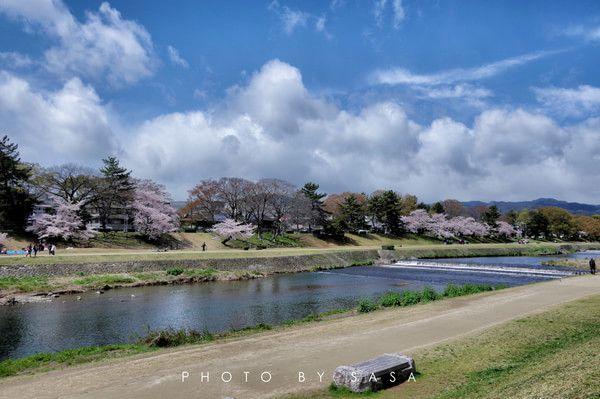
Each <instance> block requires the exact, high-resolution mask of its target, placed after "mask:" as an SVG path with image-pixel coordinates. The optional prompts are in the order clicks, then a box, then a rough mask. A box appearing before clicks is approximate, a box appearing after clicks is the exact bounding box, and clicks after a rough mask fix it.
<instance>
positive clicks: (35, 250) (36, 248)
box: [33, 244, 38, 258]
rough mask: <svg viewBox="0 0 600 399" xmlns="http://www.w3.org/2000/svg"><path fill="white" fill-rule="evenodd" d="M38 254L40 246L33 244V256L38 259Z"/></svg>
mask: <svg viewBox="0 0 600 399" xmlns="http://www.w3.org/2000/svg"><path fill="white" fill-rule="evenodd" d="M37 253H38V245H37V244H33V256H34V257H36V258H37Z"/></svg>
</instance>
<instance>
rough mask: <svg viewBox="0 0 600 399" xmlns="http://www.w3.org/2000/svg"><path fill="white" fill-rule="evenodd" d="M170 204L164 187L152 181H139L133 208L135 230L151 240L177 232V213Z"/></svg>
mask: <svg viewBox="0 0 600 399" xmlns="http://www.w3.org/2000/svg"><path fill="white" fill-rule="evenodd" d="M169 202H170V199H169V197H168V195H167V193H166V190H165V188H164V187H163V186H161V185H159V184H156V183H154V182H152V181H150V180H140V181H138V182H137V184H136V188H135V195H134V201H133V206H132V207H133V226H134V227H135V229H136V230H137V231H139V232H140V233H142V234H144V235H145V236H147V237H150V238H158V237H160V236H161V235H162V234H164V233H168V232H171V231H175V230H177V227H178V225H179V222H178V219H177V212H176V211H175V209H174V208H173V207H172V206H171V205H170V204H169Z"/></svg>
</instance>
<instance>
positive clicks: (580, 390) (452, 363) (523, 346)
mask: <svg viewBox="0 0 600 399" xmlns="http://www.w3.org/2000/svg"><path fill="white" fill-rule="evenodd" d="M599 330H600V296H594V297H591V298H587V299H584V300H579V301H576V302H572V303H569V304H566V305H562V306H561V307H559V308H556V309H552V310H550V311H546V312H544V313H542V314H539V315H535V316H531V317H527V318H523V319H520V320H516V321H511V322H508V323H506V324H503V325H501V326H498V327H495V328H493V329H491V330H488V331H486V332H484V333H481V334H479V335H477V336H474V337H469V338H464V339H460V340H457V341H453V342H451V343H447V344H442V345H438V346H435V347H433V348H430V349H423V350H419V351H417V352H415V353H411V354H410V355H412V356H414V358H415V360H416V363H417V370H418V371H419V375H418V376H417V380H416V382H406V383H404V384H402V385H400V386H398V387H395V388H392V389H389V390H386V391H381V392H376V393H369V394H366V395H357V394H352V393H348V392H347V391H345V390H340V389H333V388H332V389H330V390H328V391H319V392H315V393H313V394H309V395H301V396H288V397H287V398H288V399H300V398H303V399H329V398H356V397H363V396H366V397H375V398H381V399H388V398H390V399H391V398H399V397H400V398H404V397H406V398H438V399H451V398H533V397H535V398H559V397H560V398H597V397H600V385H599V384H598V379H599V378H600V371H599V370H600V335H599V334H598V331H599Z"/></svg>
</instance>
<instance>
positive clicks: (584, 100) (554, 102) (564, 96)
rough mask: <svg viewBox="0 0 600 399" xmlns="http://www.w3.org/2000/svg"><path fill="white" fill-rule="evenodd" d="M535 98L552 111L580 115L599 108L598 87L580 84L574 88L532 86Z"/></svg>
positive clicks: (599, 92) (599, 93) (599, 90)
mask: <svg viewBox="0 0 600 399" xmlns="http://www.w3.org/2000/svg"><path fill="white" fill-rule="evenodd" d="M533 91H534V93H535V96H536V99H537V100H538V101H539V102H540V103H541V104H543V105H544V107H546V108H548V109H550V110H551V111H553V112H556V113H558V114H563V115H573V116H580V115H586V114H588V113H590V112H596V111H598V110H600V88H598V87H593V86H588V85H581V86H579V87H577V88H574V89H567V88H559V87H544V88H541V87H534V88H533Z"/></svg>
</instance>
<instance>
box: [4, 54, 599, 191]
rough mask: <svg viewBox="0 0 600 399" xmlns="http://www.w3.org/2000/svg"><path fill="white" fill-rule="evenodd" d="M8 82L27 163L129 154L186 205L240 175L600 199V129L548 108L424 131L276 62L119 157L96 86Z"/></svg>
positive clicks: (10, 117) (129, 138) (134, 130)
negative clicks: (563, 118)
mask: <svg viewBox="0 0 600 399" xmlns="http://www.w3.org/2000/svg"><path fill="white" fill-rule="evenodd" d="M2 76H3V78H2V80H1V84H0V120H2V122H3V124H4V125H5V126H4V127H5V128H7V129H8V133H9V135H11V137H14V138H15V141H17V142H19V143H21V144H22V149H23V156H24V157H25V158H26V159H28V160H32V161H40V162H41V161H43V162H52V161H54V162H56V161H57V159H59V158H63V159H69V160H71V159H72V158H73V157H76V158H78V159H83V158H85V157H87V158H88V159H93V160H97V159H98V158H99V157H101V156H104V155H105V153H108V152H115V151H117V150H120V151H121V156H122V158H123V161H124V162H125V164H126V165H127V166H128V167H129V168H132V169H133V170H134V173H135V174H136V175H137V176H139V177H149V178H154V179H158V180H160V181H161V182H163V183H166V184H167V185H168V186H169V188H170V189H171V190H172V192H173V194H174V196H175V197H176V198H184V197H185V192H186V190H187V189H189V188H190V187H192V186H193V184H195V183H196V182H198V181H199V180H202V179H205V178H210V177H220V176H231V175H233V176H243V177H246V178H253V179H256V178H260V177H266V176H268V177H277V178H283V179H287V180H289V181H291V182H293V183H296V184H302V183H304V182H306V181H307V180H313V181H317V182H319V183H320V184H321V185H322V187H323V188H324V190H326V191H329V192H332V191H343V190H356V191H365V192H369V191H372V190H375V189H379V188H393V189H396V190H399V191H401V192H411V193H414V194H417V195H418V196H419V197H421V198H422V199H423V200H426V201H434V200H438V199H441V198H448V197H455V198H459V199H472V198H481V199H499V198H502V199H525V198H533V197H540V196H555V197H561V198H566V199H571V200H580V201H592V202H597V198H598V195H600V187H599V186H598V184H597V176H598V174H599V173H600V159H599V158H598V157H599V155H598V154H599V153H600V119H588V120H585V121H583V122H581V123H578V124H575V125H567V126H561V125H559V124H558V123H557V122H556V121H554V120H553V119H552V118H550V117H548V116H547V115H545V114H543V113H540V112H533V111H530V110H526V109H513V108H490V109H486V110H483V111H482V112H481V113H480V114H479V115H477V116H476V117H475V119H474V121H473V122H472V123H463V122H460V121H456V120H454V119H452V118H439V119H435V120H433V121H431V122H429V123H426V124H420V123H417V122H415V121H414V120H412V118H411V117H410V116H409V115H408V114H407V113H406V112H405V110H404V109H403V107H402V106H401V105H399V104H398V103H396V102H394V101H381V102H375V103H371V104H368V105H366V106H364V107H362V108H359V109H352V110H350V109H345V108H343V107H341V106H339V105H338V104H335V103H333V102H331V101H329V100H327V99H325V98H322V97H320V96H318V95H315V94H313V93H311V92H310V91H309V90H308V89H307V88H306V87H305V85H304V83H303V81H302V74H301V72H300V71H299V70H298V69H297V68H295V67H293V66H291V65H289V64H287V63H284V62H281V61H277V60H274V61H270V62H268V63H266V64H265V65H264V66H263V67H262V68H261V69H260V70H258V71H257V72H255V73H254V74H253V75H252V76H251V77H250V79H249V80H248V82H247V83H245V84H244V85H240V86H236V87H234V88H232V89H230V90H229V91H228V95H227V98H226V99H224V101H222V102H221V104H220V105H218V106H215V105H213V106H212V107H209V108H206V109H197V110H192V111H189V112H179V113H169V114H164V115H159V116H156V117H154V118H151V119H148V120H146V121H143V122H141V123H134V124H129V125H128V126H125V127H124V128H123V129H122V130H124V131H127V132H128V135H121V136H120V142H119V143H118V147H116V146H117V144H115V143H114V140H113V139H112V137H113V136H114V132H120V131H121V130H120V129H118V128H117V127H116V126H115V124H114V121H113V120H112V119H111V113H110V112H109V111H108V109H107V107H106V106H105V105H103V104H102V103H101V102H100V101H99V99H98V97H97V95H96V94H95V93H94V91H93V89H91V88H90V87H89V86H86V85H84V84H82V83H81V82H80V81H78V80H72V81H69V82H68V83H67V84H65V86H64V87H63V88H61V89H60V90H57V91H56V92H49V93H44V92H40V91H35V90H33V89H32V87H30V86H29V84H28V83H27V82H25V81H24V80H22V79H20V78H16V77H14V76H12V75H10V74H7V73H4V74H3V75H2ZM15 132H16V134H15ZM67 157H68V158H67Z"/></svg>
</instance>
